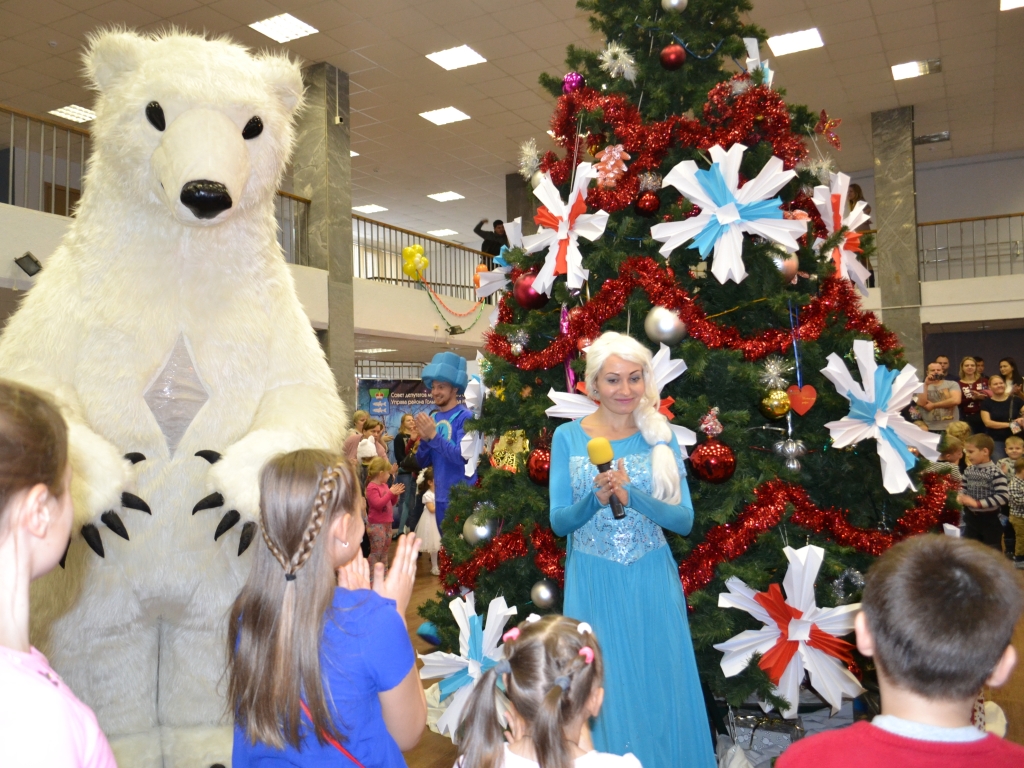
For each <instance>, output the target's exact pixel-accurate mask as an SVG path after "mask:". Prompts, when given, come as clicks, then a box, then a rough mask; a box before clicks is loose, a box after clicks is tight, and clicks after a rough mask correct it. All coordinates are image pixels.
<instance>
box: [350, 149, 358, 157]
mask: <svg viewBox="0 0 1024 768" xmlns="http://www.w3.org/2000/svg"><path fill="white" fill-rule="evenodd" d="M348 156H349V157H359V153H358V152H356V151H355V150H354V149H350V150H349V151H348Z"/></svg>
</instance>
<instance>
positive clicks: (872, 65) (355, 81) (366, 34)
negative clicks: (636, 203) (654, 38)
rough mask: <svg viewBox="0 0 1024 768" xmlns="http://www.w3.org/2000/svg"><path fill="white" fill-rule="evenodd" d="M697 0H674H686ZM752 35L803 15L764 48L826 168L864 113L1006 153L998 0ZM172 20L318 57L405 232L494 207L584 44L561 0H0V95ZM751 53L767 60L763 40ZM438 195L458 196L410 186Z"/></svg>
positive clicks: (865, 134)
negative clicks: (545, 80)
mask: <svg viewBox="0 0 1024 768" xmlns="http://www.w3.org/2000/svg"><path fill="white" fill-rule="evenodd" d="M698 2H700V0H691V3H692V4H694V5H696V4H697V3H698ZM755 6H756V7H755V10H754V11H753V13H752V14H751V18H752V19H753V21H755V22H757V23H758V24H760V25H762V26H763V27H765V29H766V30H767V31H768V33H769V35H772V34H782V33H785V32H793V31H797V30H801V29H806V28H808V27H811V26H817V27H818V28H819V30H820V31H821V35H822V38H823V39H824V41H825V47H824V48H822V49H818V50H814V51H805V52H803V53H797V54H792V55H789V56H786V57H783V58H780V59H778V60H775V59H772V67H773V69H774V70H775V71H776V80H775V84H776V86H777V87H781V88H784V89H786V90H787V92H788V98H789V99H790V100H791V101H793V102H797V103H804V104H807V105H808V106H810V107H811V108H812V109H821V108H825V109H827V110H828V112H829V114H830V116H833V117H839V118H842V119H843V124H842V127H841V128H840V130H839V134H840V137H841V138H842V142H843V151H842V152H841V153H839V154H838V155H837V156H836V159H837V161H838V164H839V166H840V167H841V168H842V169H843V170H847V171H856V170H862V169H866V168H870V167H871V117H870V115H871V112H872V111H876V110H880V109H889V108H892V107H896V106H902V105H911V104H912V105H914V106H915V114H916V119H917V133H918V134H924V133H934V132H938V131H942V130H949V131H950V132H951V135H952V139H951V141H950V142H948V143H945V144H939V145H933V146H927V147H921V148H919V149H918V159H919V160H939V159H944V158H948V157H965V156H971V155H977V154H985V153H991V152H1002V151H1008V150H1017V149H1022V148H1024V97H1022V93H1021V88H1020V86H1019V83H1020V81H1021V74H1020V73H1021V72H1022V71H1024V9H1022V10H1017V11H1009V12H1002V13H1001V12H999V10H998V6H999V0H941V1H938V0H755ZM283 12H288V13H292V14H293V15H295V16H297V17H298V18H300V19H302V20H303V21H305V22H307V23H309V24H311V25H313V26H314V27H317V28H318V29H319V30H321V31H320V33H319V34H317V35H313V36H311V37H307V38H303V39H301V40H296V41H293V42H291V43H289V44H287V45H285V46H278V45H276V44H275V43H273V42H272V41H270V40H269V39H267V38H265V37H263V36H262V35H260V34H259V33H257V32H255V31H253V30H251V29H249V28H248V26H247V25H248V24H249V23H251V22H253V21H257V20H260V19H263V18H267V17H269V16H274V15H276V14H279V13H283ZM113 23H118V24H125V25H128V26H131V27H135V28H138V29H157V28H160V27H162V26H166V25H167V24H176V25H178V26H182V27H186V28H189V29H192V30H197V31H201V30H207V31H209V32H211V33H229V34H231V35H232V36H233V37H235V38H236V39H237V40H239V41H240V42H242V43H244V44H246V45H249V46H252V47H257V48H263V47H270V48H279V49H286V50H289V51H291V52H293V53H294V54H296V55H298V56H300V57H302V58H303V59H305V60H307V61H321V60H322V61H328V62H331V63H332V64H334V65H336V66H338V67H339V68H341V69H343V70H345V71H347V72H348V73H349V74H350V75H351V104H352V110H353V112H352V119H351V128H352V148H353V149H354V150H355V151H357V152H359V153H360V156H359V157H357V158H353V161H352V169H353V170H352V178H353V204H354V205H363V204H367V203H376V204H379V205H383V206H385V207H387V208H388V209H389V210H388V211H387V212H386V213H379V214H374V215H373V218H377V219H379V220H382V221H386V222H389V223H392V224H395V225H398V226H402V227H405V228H408V229H412V230H417V231H427V230H431V229H442V228H451V229H454V230H457V231H458V232H459V235H457V236H453V238H452V239H453V240H456V241H460V242H467V243H469V244H471V245H478V244H479V242H478V241H477V239H476V238H475V237H474V236H473V235H472V227H473V225H474V224H475V223H476V222H477V221H478V220H479V219H481V218H495V217H500V218H504V211H505V203H504V201H505V175H506V174H507V173H511V172H513V171H514V170H515V161H516V155H517V151H518V145H519V143H520V142H521V141H523V140H524V139H527V138H530V137H534V138H536V139H537V140H538V144H539V145H540V146H541V147H547V146H549V140H548V138H547V136H546V135H545V133H544V132H545V130H546V129H547V127H548V120H549V118H550V115H551V112H552V109H553V106H554V99H553V98H552V97H551V96H550V95H549V94H547V93H546V92H545V91H543V90H542V89H541V88H540V86H539V85H538V84H537V76H538V74H539V73H540V72H542V71H547V72H550V73H552V74H556V75H557V74H560V73H562V72H563V70H564V63H563V60H564V56H565V48H566V46H567V45H569V44H570V43H576V44H578V45H588V46H591V47H598V46H599V45H601V43H602V41H601V40H599V39H598V38H596V37H595V36H594V35H593V33H591V32H590V30H589V26H588V22H587V18H586V15H585V14H584V13H583V12H581V11H579V10H578V9H576V7H575V3H574V0H539V1H530V0H425V1H422V2H412V0H324V1H322V2H316V0H274V1H273V2H269V1H268V0H217V1H216V2H209V3H206V2H202V1H201V0H3V1H2V2H0V102H4V103H7V104H10V105H12V106H15V107H19V108H21V109H25V110H29V111H33V112H38V113H45V112H47V111H49V110H50V109H54V108H56V107H60V106H64V105H66V104H70V103H77V104H81V105H83V106H87V105H88V104H89V103H90V100H91V97H90V96H89V95H88V92H87V91H86V90H85V89H84V83H83V81H82V80H81V79H80V76H79V74H78V71H79V66H80V54H81V49H82V45H83V43H84V40H85V35H86V33H87V32H89V31H91V30H94V29H96V28H97V27H99V26H102V25H103V24H113ZM461 44H468V45H469V46H471V47H472V48H474V49H475V50H476V51H478V52H479V53H480V54H482V55H483V56H484V57H485V58H486V59H487V60H488V61H487V63H486V64H480V65H477V66H473V67H468V68H465V69H461V70H454V71H451V72H446V71H445V70H443V69H441V68H440V67H438V66H437V65H435V64H433V63H432V62H430V61H428V60H427V59H426V58H424V56H425V54H427V53H431V52H433V51H437V50H442V49H445V48H450V47H453V46H456V45H461ZM762 56H766V57H767V56H770V52H769V51H768V49H767V47H765V48H764V49H762ZM934 58H940V59H941V60H942V70H943V71H942V73H941V74H935V75H929V76H926V77H922V78H917V79H913V80H904V81H901V82H898V83H897V82H893V80H892V76H891V73H890V70H889V67H890V66H891V65H893V64H899V63H903V62H906V61H911V60H918V59H934ZM447 106H455V107H457V108H459V109H461V110H462V111H464V112H466V113H467V114H469V115H470V116H471V118H472V119H471V120H469V121H465V122H462V123H454V124H451V125H448V126H443V127H438V126H434V125H432V124H430V123H428V122H427V121H426V120H424V119H423V118H421V117H419V116H418V113H420V112H423V111H426V110H431V109H437V108H440V107H447ZM447 190H454V191H456V192H459V193H460V194H462V195H465V198H466V199H464V200H459V201H455V202H450V203H438V202H435V201H433V200H429V199H428V198H427V197H426V195H428V194H432V193H435V192H444V191H447Z"/></svg>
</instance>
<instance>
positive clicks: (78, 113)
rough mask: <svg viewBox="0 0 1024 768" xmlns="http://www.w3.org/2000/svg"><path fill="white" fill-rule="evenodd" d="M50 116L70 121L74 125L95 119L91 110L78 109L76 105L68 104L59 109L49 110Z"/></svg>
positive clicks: (94, 114)
mask: <svg viewBox="0 0 1024 768" xmlns="http://www.w3.org/2000/svg"><path fill="white" fill-rule="evenodd" d="M50 114H51V115H56V116H57V117H63V118H64V119H65V120H71V121H72V122H75V123H88V122H89V121H90V120H95V119H96V113H95V112H93V111H92V110H91V109H86V108H85V107H80V106H78V105H77V104H68V105H67V106H66V107H61V108H60V109H51V110H50Z"/></svg>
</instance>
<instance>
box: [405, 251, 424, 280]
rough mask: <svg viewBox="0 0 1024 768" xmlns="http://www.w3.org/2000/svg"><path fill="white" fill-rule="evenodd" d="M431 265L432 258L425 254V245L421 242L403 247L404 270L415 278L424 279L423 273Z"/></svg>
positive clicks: (407, 274)
mask: <svg viewBox="0 0 1024 768" xmlns="http://www.w3.org/2000/svg"><path fill="white" fill-rule="evenodd" d="M429 266H430V259H428V258H427V257H426V256H424V255H423V246H422V245H420V244H419V243H415V244H413V245H407V246H405V248H403V249H402V272H404V273H405V274H406V276H407V277H411V278H412V279H413V280H422V279H423V273H424V272H425V271H426V269H427V267H429Z"/></svg>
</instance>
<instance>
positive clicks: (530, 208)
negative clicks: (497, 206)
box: [505, 173, 537, 235]
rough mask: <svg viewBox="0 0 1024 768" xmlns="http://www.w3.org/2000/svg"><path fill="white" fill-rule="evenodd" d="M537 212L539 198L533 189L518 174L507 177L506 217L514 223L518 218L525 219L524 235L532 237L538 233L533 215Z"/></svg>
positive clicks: (507, 175) (510, 174)
mask: <svg viewBox="0 0 1024 768" xmlns="http://www.w3.org/2000/svg"><path fill="white" fill-rule="evenodd" d="M536 212H537V198H536V197H535V196H534V194H533V187H531V186H530V182H528V181H526V179H524V178H523V177H522V176H520V175H519V174H518V173H509V174H506V175H505V217H506V219H507V220H508V221H512V219H514V218H515V217H516V216H522V217H523V234H524V235H532V234H534V233H535V232H536V231H537V225H536V224H535V223H534V221H533V215H534V214H535V213H536Z"/></svg>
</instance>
